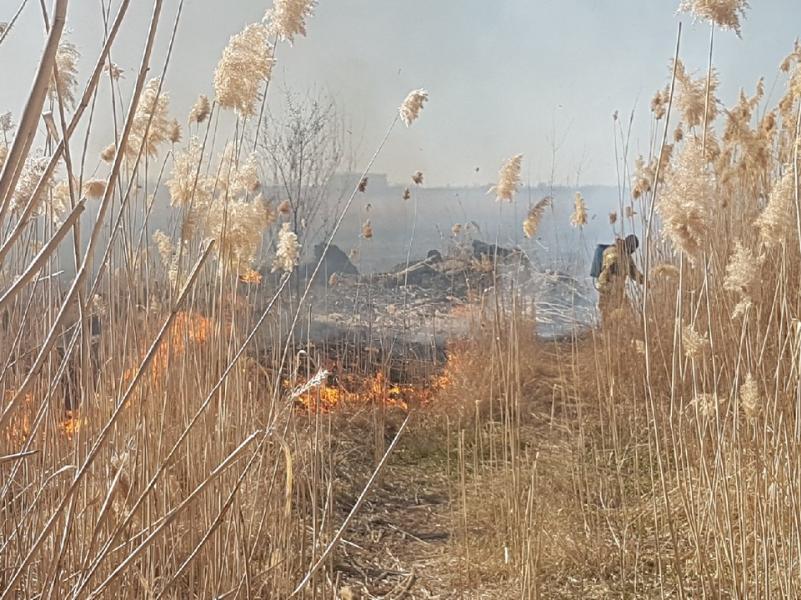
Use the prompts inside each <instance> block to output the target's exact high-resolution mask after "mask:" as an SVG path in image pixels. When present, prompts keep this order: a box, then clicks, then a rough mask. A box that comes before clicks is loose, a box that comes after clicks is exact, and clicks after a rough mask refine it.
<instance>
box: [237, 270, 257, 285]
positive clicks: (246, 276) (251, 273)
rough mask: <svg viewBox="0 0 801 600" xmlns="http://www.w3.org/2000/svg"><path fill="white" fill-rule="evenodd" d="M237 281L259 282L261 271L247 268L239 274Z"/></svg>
mask: <svg viewBox="0 0 801 600" xmlns="http://www.w3.org/2000/svg"><path fill="white" fill-rule="evenodd" d="M239 281H241V282H242V283H253V284H259V283H261V273H259V272H258V271H255V270H253V269H248V270H247V271H244V272H243V273H240V274H239Z"/></svg>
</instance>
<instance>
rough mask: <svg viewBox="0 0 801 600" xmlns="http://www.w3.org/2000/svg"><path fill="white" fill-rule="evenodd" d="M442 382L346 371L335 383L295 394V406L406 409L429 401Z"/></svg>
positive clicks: (319, 409)
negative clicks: (412, 381) (404, 381)
mask: <svg viewBox="0 0 801 600" xmlns="http://www.w3.org/2000/svg"><path fill="white" fill-rule="evenodd" d="M441 383H443V382H442V381H441V378H439V377H437V378H435V379H434V381H433V382H431V383H427V384H425V385H412V384H396V383H392V382H390V381H389V380H388V379H387V378H386V376H385V375H384V374H383V373H377V374H376V375H372V376H366V377H358V376H356V375H345V376H343V377H340V378H339V380H338V382H337V384H336V385H328V384H326V383H324V384H323V385H321V386H320V387H318V388H316V389H312V390H309V391H308V392H306V393H305V394H302V395H300V396H298V397H297V398H296V402H297V404H298V406H300V407H302V408H303V409H305V410H308V411H310V412H330V411H332V410H334V409H336V408H341V407H345V406H351V407H352V406H369V405H375V404H383V405H384V406H388V407H397V408H400V409H401V410H408V409H409V406H412V405H425V404H428V403H429V402H430V401H431V400H432V399H433V397H434V394H435V393H436V392H437V391H438V390H439V389H440V387H439V386H440V385H441Z"/></svg>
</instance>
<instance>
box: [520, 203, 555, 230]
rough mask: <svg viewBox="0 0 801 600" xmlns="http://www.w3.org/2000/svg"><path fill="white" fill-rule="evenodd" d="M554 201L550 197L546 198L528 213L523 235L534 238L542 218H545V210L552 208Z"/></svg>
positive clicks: (524, 222)
mask: <svg viewBox="0 0 801 600" xmlns="http://www.w3.org/2000/svg"><path fill="white" fill-rule="evenodd" d="M552 200H553V199H552V198H551V197H550V196H546V197H545V198H543V199H542V200H540V201H539V202H537V203H536V204H535V205H534V206H532V207H531V209H530V210H529V211H528V215H527V216H526V219H525V220H524V221H523V233H524V234H525V236H526V237H527V238H533V237H534V236H535V235H536V234H537V229H538V228H539V226H540V222H541V221H542V217H543V216H545V210H546V209H547V208H548V207H549V206H551V202H552Z"/></svg>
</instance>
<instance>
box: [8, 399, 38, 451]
mask: <svg viewBox="0 0 801 600" xmlns="http://www.w3.org/2000/svg"><path fill="white" fill-rule="evenodd" d="M14 393H15V392H14V390H9V391H7V392H6V402H11V399H12V398H13V397H14ZM32 414H33V394H31V393H30V392H28V393H26V394H25V395H24V396H23V397H22V403H21V404H20V405H18V408H17V411H16V412H15V414H14V415H13V416H12V417H11V421H10V422H9V424H8V425H7V426H6V431H5V434H6V440H8V442H9V443H10V444H12V445H15V446H18V445H20V444H23V443H24V442H25V440H27V439H28V436H29V435H30V434H31V415H32Z"/></svg>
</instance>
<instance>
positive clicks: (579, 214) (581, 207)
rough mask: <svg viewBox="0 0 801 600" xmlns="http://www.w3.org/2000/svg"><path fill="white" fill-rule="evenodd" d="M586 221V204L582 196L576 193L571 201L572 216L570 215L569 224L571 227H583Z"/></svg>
mask: <svg viewBox="0 0 801 600" xmlns="http://www.w3.org/2000/svg"><path fill="white" fill-rule="evenodd" d="M587 221H588V215H587V203H586V202H585V201H584V196H582V195H581V192H576V196H575V198H574V200H573V214H572V215H570V224H571V225H572V226H573V227H584V226H585V225H586V224H587Z"/></svg>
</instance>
